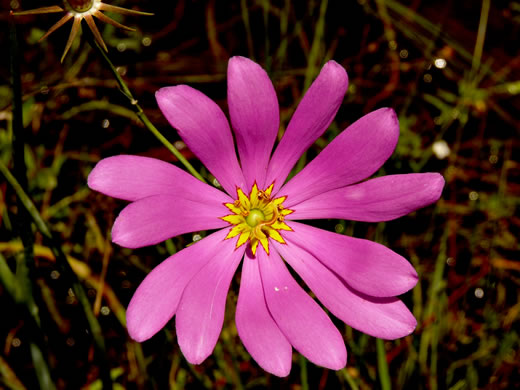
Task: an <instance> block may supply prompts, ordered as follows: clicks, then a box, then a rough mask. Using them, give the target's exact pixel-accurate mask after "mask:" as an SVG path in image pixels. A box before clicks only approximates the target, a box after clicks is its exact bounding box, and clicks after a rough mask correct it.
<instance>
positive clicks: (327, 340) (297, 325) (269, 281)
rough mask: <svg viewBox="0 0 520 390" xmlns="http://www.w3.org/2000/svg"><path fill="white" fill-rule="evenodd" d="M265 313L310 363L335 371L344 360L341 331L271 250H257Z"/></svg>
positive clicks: (343, 363) (345, 357)
mask: <svg viewBox="0 0 520 390" xmlns="http://www.w3.org/2000/svg"><path fill="white" fill-rule="evenodd" d="M257 259H258V261H259V262H260V275H261V276H262V284H263V286H264V293H265V300H266V302H267V307H268V308H269V312H270V313H271V315H272V316H273V318H274V320H275V321H276V323H277V324H278V326H279V327H280V329H281V331H282V332H283V333H284V335H285V337H287V339H288V340H289V342H290V343H291V344H292V346H293V347H294V348H296V349H297V350H298V351H299V352H300V353H301V354H302V355H304V356H305V357H306V358H307V359H309V360H310V361H311V362H313V363H314V364H317V365H319V366H323V367H327V368H330V369H333V370H339V369H341V368H343V367H345V364H346V363H347V350H346V349H345V343H344V342H343V337H342V336H341V333H339V331H338V330H337V329H336V327H335V326H334V324H333V323H332V321H331V320H330V318H329V317H328V316H327V314H325V312H324V311H323V310H322V308H321V307H320V306H319V305H318V304H317V303H316V302H315V301H314V300H313V299H312V298H311V297H310V296H309V295H307V293H306V292H305V291H304V290H303V289H302V288H301V287H300V286H299V285H298V283H296V281H295V280H294V279H293V277H292V276H291V274H290V273H289V271H288V270H287V268H286V267H285V265H284V263H283V261H282V259H281V258H280V256H279V255H278V253H277V252H276V251H275V250H272V251H270V254H269V256H267V255H266V254H265V252H264V251H263V250H259V251H258V252H257Z"/></svg>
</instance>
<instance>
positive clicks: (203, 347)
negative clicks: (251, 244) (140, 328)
mask: <svg viewBox="0 0 520 390" xmlns="http://www.w3.org/2000/svg"><path fill="white" fill-rule="evenodd" d="M244 251H245V246H243V247H242V248H239V249H237V250H235V243H234V241H233V240H224V241H222V242H221V243H220V245H219V248H218V250H217V251H216V252H215V253H214V256H213V259H212V260H211V261H210V262H209V263H207V264H206V266H205V267H204V268H202V269H201V270H200V271H199V272H198V273H197V275H195V277H193V279H192V280H191V281H190V282H189V283H188V285H187V286H186V288H185V290H184V292H183V294H182V298H181V302H180V303H179V309H178V310H177V315H176V318H175V327H176V329H177V340H178V341H179V346H180V348H181V351H182V353H183V354H184V356H185V357H186V359H187V360H188V361H189V362H190V363H192V364H199V363H202V361H204V359H206V358H207V357H208V356H209V355H210V354H211V352H212V351H213V348H215V345H216V344H217V340H218V336H219V334H220V331H221V330H222V324H223V323H224V312H225V306H226V296H227V293H228V290H229V285H230V283H231V279H232V278H233V275H234V274H235V271H236V269H237V267H238V264H239V263H240V260H241V259H242V257H243V256H244Z"/></svg>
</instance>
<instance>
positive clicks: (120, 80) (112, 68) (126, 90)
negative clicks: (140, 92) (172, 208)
mask: <svg viewBox="0 0 520 390" xmlns="http://www.w3.org/2000/svg"><path fill="white" fill-rule="evenodd" d="M83 31H84V32H85V34H84V35H85V37H86V39H87V42H88V43H89V44H90V46H92V48H94V50H96V51H97V52H98V54H99V55H100V56H101V58H103V60H104V62H105V64H106V65H107V66H108V68H109V69H110V71H111V72H112V75H113V76H114V78H115V79H116V81H117V83H118V84H119V87H120V88H121V92H122V93H123V95H125V96H126V98H127V99H128V100H129V102H130V106H131V107H132V109H133V110H134V112H135V113H136V115H137V117H138V118H139V119H140V120H141V122H142V123H143V125H144V126H145V127H146V128H147V129H148V130H150V131H151V132H152V134H153V135H154V136H155V137H156V138H157V139H158V140H159V141H160V142H161V143H162V144H163V145H164V146H166V148H167V149H168V150H169V151H170V152H171V153H172V154H173V155H174V156H175V157H176V158H177V159H178V160H179V161H180V162H181V163H182V165H184V166H185V167H186V169H187V170H188V171H189V172H190V173H191V174H192V175H193V176H195V177H196V178H197V179H199V180H200V181H202V182H204V183H206V180H204V178H203V177H202V176H201V175H200V173H199V172H197V171H196V169H195V168H193V165H191V164H190V162H189V161H188V160H187V159H186V158H185V157H184V156H183V155H182V153H181V152H179V151H178V150H177V148H176V147H175V146H173V144H172V143H171V142H170V141H168V140H167V139H166V138H165V137H164V136H163V135H162V134H161V132H160V131H159V130H158V129H157V128H156V127H155V126H154V125H153V123H152V122H150V120H149V119H148V117H147V116H146V114H145V113H144V111H143V109H142V108H141V106H140V105H139V103H138V102H137V100H136V99H135V98H134V95H132V92H131V91H130V89H129V88H128V86H127V85H126V83H125V81H124V80H123V78H122V77H121V75H120V74H119V72H118V71H117V69H116V67H115V66H114V64H113V63H112V61H111V60H110V58H109V57H108V55H107V53H106V52H105V51H104V50H103V49H102V48H101V47H100V46H99V45H98V44H97V42H96V41H95V39H94V37H93V36H92V33H91V32H90V30H89V29H88V28H84V29H83Z"/></svg>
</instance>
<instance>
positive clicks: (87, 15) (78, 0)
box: [13, 0, 153, 62]
mask: <svg viewBox="0 0 520 390" xmlns="http://www.w3.org/2000/svg"><path fill="white" fill-rule="evenodd" d="M63 5H64V8H62V7H59V6H57V5H53V6H49V7H41V8H36V9H32V10H28V11H21V12H14V13H13V15H16V16H21V15H36V14H49V13H56V12H59V13H63V12H64V13H65V16H63V17H62V18H61V19H60V20H59V21H58V22H57V23H56V24H55V25H54V26H52V27H51V28H50V29H49V31H47V32H46V33H45V34H44V35H43V36H42V37H41V38H40V41H42V40H44V39H45V38H47V37H48V36H49V35H50V34H51V33H53V32H54V31H56V30H57V29H58V28H60V27H61V26H63V25H64V24H65V23H67V22H68V21H69V20H71V19H72V20H73V22H72V29H71V30H70V34H69V39H68V40H67V44H66V45H65V50H64V51H63V55H62V56H61V62H63V59H64V58H65V56H66V55H67V52H68V51H69V49H70V47H71V45H72V42H73V41H74V38H75V37H76V35H77V34H78V31H79V29H80V27H81V21H82V20H83V19H84V20H85V22H87V25H88V26H89V28H90V30H91V31H92V34H93V35H94V38H95V39H96V41H97V43H98V44H99V46H101V47H102V48H103V49H104V50H105V51H108V49H107V46H106V45H105V42H104V41H103V38H102V37H101V33H100V32H99V30H98V28H97V26H96V23H95V22H94V18H93V16H95V17H96V18H98V19H99V20H101V21H102V22H105V23H108V24H111V25H112V26H115V27H118V28H122V29H124V30H128V31H135V29H133V28H130V27H127V26H125V25H123V24H121V23H119V22H116V21H115V20H114V19H112V18H110V17H108V16H107V15H105V14H104V13H103V12H101V11H108V12H115V13H118V14H126V15H153V14H151V13H148V12H141V11H135V10H131V9H127V8H122V7H117V6H114V5H110V4H106V3H103V1H102V0H63Z"/></svg>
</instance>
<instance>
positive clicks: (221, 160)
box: [155, 85, 245, 195]
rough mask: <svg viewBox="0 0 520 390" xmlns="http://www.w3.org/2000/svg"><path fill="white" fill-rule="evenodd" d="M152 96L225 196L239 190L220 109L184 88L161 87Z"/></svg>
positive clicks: (240, 177)
mask: <svg viewBox="0 0 520 390" xmlns="http://www.w3.org/2000/svg"><path fill="white" fill-rule="evenodd" d="M155 97H156V99H157V103H158V104H159V108H160V109H161V111H162V112H163V114H164V116H165V117H166V119H168V121H169V122H170V124H171V125H172V126H173V127H175V128H176V129H177V130H178V132H179V135H180V136H181V138H182V139H183V141H184V142H185V143H186V145H187V146H188V147H189V148H190V149H191V151H192V152H193V153H195V155H196V156H197V157H198V158H199V159H200V161H202V163H203V164H204V165H205V166H206V167H207V168H208V169H209V170H210V172H211V173H212V174H213V175H214V176H215V177H216V178H217V180H218V181H219V183H220V184H221V185H222V187H223V188H224V189H225V190H226V191H227V193H228V194H231V195H234V194H235V193H236V187H237V186H238V187H241V188H242V187H243V186H244V184H245V182H244V177H243V174H242V170H241V169H240V166H239V165H238V160H237V156H236V153H235V145H234V143H233V136H232V135H231V130H230V129H229V124H228V121H227V119H226V116H225V115H224V113H223V112H222V110H221V109H220V108H219V106H217V104H216V103H215V102H214V101H212V100H211V99H210V98H208V97H207V96H206V95H204V94H203V93H201V92H199V91H197V90H195V89H193V88H191V87H188V86H187V85H178V86H176V87H166V88H161V89H160V90H158V91H157V92H156V93H155Z"/></svg>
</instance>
